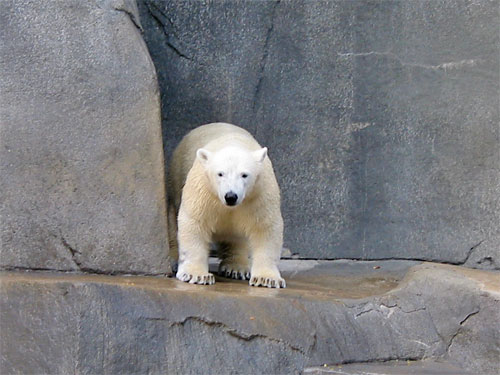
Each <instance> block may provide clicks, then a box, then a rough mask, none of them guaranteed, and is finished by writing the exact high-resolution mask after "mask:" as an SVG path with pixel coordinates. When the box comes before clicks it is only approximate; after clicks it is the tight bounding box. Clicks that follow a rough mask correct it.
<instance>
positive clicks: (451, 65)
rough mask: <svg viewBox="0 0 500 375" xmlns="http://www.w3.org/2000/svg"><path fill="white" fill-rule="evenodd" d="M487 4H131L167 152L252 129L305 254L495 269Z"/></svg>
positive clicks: (494, 26)
mask: <svg viewBox="0 0 500 375" xmlns="http://www.w3.org/2000/svg"><path fill="white" fill-rule="evenodd" d="M498 9H499V8H498V1H496V0H494V1H487V0H485V1H465V0H459V1H456V0H436V1H393V0H387V1H343V0H339V1H337V0H331V1H298V0H297V1H213V2H212V1H188V0H183V1H177V0H176V1H173V0H140V1H139V10H140V13H141V20H142V23H143V25H144V38H145V40H146V43H147V45H148V47H149V50H150V52H151V55H152V58H153V61H154V63H155V65H156V68H157V71H158V76H159V81H160V88H161V92H162V109H163V139H164V144H165V150H166V154H167V156H169V155H170V151H171V150H172V149H173V147H174V146H175V145H176V144H177V143H178V142H179V140H180V139H181V137H182V136H183V135H184V134H185V133H186V132H187V131H188V130H190V129H191V128H193V127H196V126H198V125H201V124H204V123H208V122H214V121H226V122H232V123H235V124H238V125H241V126H243V127H245V128H247V129H248V130H250V131H251V132H252V133H253V134H254V135H255V136H256V137H257V139H258V140H259V141H260V142H261V143H262V144H263V145H266V146H268V147H269V149H270V156H271V158H272V160H273V162H274V165H275V169H276V173H277V176H278V180H279V182H280V184H281V187H282V194H283V215H284V219H285V246H286V247H289V248H290V249H291V251H292V253H298V254H299V255H300V256H302V257H311V258H361V259H385V258H398V259H399V258H406V259H424V260H434V261H439V262H450V263H454V264H466V265H468V266H472V267H480V268H497V269H498V268H499V267H500V249H499V245H498V244H499V243H500V234H499V228H500V225H499V223H500V217H499V215H500V214H499V213H500V199H499V196H500V185H499V174H500V151H499V150H500V146H499V145H500V142H499V111H498V102H499V45H500V43H499V34H498V18H499V10H498Z"/></svg>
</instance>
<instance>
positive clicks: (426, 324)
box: [0, 261, 500, 374]
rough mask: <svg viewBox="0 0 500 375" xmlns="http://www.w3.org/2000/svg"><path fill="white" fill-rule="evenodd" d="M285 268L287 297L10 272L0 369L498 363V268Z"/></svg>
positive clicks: (0, 298) (249, 369)
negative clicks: (409, 361) (441, 361)
mask: <svg viewBox="0 0 500 375" xmlns="http://www.w3.org/2000/svg"><path fill="white" fill-rule="evenodd" d="M212 266H213V267H214V268H215V267H216V264H213V265H212ZM280 266H281V268H282V271H283V275H284V276H285V277H286V278H287V285H288V288H287V289H280V290H276V289H267V288H253V287H249V286H248V284H247V283H246V282H244V281H235V280H228V279H220V278H217V282H216V284H215V285H213V286H209V287H201V286H197V285H190V284H186V283H183V282H180V281H177V280H175V279H167V278H159V277H144V276H131V277H124V276H113V277H111V276H102V275H101V276H99V275H74V274H69V273H33V272H4V273H3V275H2V277H1V288H0V294H1V295H0V311H1V314H0V325H1V327H2V335H1V336H0V340H1V346H0V348H1V353H0V354H1V355H0V361H1V362H0V372H1V373H2V374H10V373H34V372H44V373H74V372H76V373H81V374H96V373H109V374H125V373H127V374H131V373H169V374H189V373H193V374H199V373H214V374H215V373H217V374H229V373H232V374H235V373H241V374H258V373H265V374H285V373H286V374H292V373H300V372H302V371H303V370H304V369H305V368H311V367H314V366H321V365H323V364H325V363H326V364H331V365H332V366H333V365H339V364H346V363H352V362H380V361H391V360H399V361H405V362H406V361H407V360H412V361H413V360H421V359H429V358H433V359H437V360H445V361H447V362H449V363H450V364H451V365H453V366H456V367H458V368H462V369H464V370H466V371H469V372H472V373H478V374H479V373H480V374H495V373H497V370H498V369H499V368H500V361H499V358H500V355H499V354H500V342H499V341H498V336H495V334H491V332H499V331H500V329H499V328H500V323H499V322H500V319H499V316H498V314H499V313H498V311H500V283H499V277H498V273H495V272H488V271H477V270H470V269H464V268H461V267H454V266H442V265H441V266H439V265H433V264H428V263H424V264H420V265H415V263H414V262H402V261H399V262H398V261H389V262H353V261H336V262H324V261H323V262H317V261H311V262H307V261H284V262H282V264H281V265H280ZM486 332H490V334H486V335H485V334H484V333H486ZM467 342H472V343H474V345H467V344H466V343H467ZM13 343H15V345H13ZM477 343H480V345H476V344H477ZM35 370H36V371H35ZM464 372H465V371H464Z"/></svg>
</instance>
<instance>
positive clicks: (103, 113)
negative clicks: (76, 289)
mask: <svg viewBox="0 0 500 375" xmlns="http://www.w3.org/2000/svg"><path fill="white" fill-rule="evenodd" d="M0 18H1V19H0V34H1V35H0V38H1V43H0V46H1V51H0V56H1V57H0V72H1V74H0V92H1V95H0V176H1V178H0V191H1V196H0V218H1V219H0V230H1V254H0V265H1V267H3V268H34V269H56V270H76V271H78V270H82V271H91V272H101V273H108V272H127V273H129V272H132V273H134V272H137V273H166V272H168V271H169V268H168V264H167V261H166V259H167V252H168V249H167V237H166V236H167V235H166V220H165V199H164V194H165V193H164V181H163V180H164V165H163V150H162V142H161V130H160V105H159V94H158V88H157V79H156V74H155V69H154V66H153V64H152V62H151V59H150V57H149V54H148V51H147V48H146V45H145V44H144V41H143V40H142V37H141V34H140V31H139V28H140V27H141V26H140V24H139V21H138V14H137V7H136V5H135V3H134V2H132V1H125V0H124V1H111V0H109V1H108V0H102V1H77V0H74V1H73V0H71V1H24V0H23V1H20V0H12V1H10V0H5V1H2V2H0ZM65 350H66V349H65ZM68 350H69V348H68Z"/></svg>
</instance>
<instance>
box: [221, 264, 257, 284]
mask: <svg viewBox="0 0 500 375" xmlns="http://www.w3.org/2000/svg"><path fill="white" fill-rule="evenodd" d="M219 275H220V276H224V277H229V278H231V279H236V280H248V279H250V269H249V268H248V267H245V266H243V265H240V264H235V263H221V264H220V266H219Z"/></svg>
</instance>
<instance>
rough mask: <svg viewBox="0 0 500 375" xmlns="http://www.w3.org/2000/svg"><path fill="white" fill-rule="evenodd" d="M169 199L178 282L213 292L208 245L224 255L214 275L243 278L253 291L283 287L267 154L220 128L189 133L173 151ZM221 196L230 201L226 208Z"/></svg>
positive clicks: (279, 223)
mask: <svg viewBox="0 0 500 375" xmlns="http://www.w3.org/2000/svg"><path fill="white" fill-rule="evenodd" d="M168 192H169V205H168V206H169V207H168V208H169V234H170V245H171V246H170V247H171V252H172V253H174V254H175V253H176V252H177V251H178V253H179V268H178V272H177V278H178V279H180V280H183V281H187V282H190V283H196V284H213V283H214V278H213V275H212V274H211V273H210V272H209V271H208V252H209V244H210V243H211V242H215V243H218V244H220V245H221V247H222V249H223V251H222V252H221V258H222V261H221V265H220V268H219V273H222V274H223V275H225V276H228V277H233V278H241V279H247V278H249V279H250V282H249V283H250V285H254V286H267V287H277V288H279V287H285V281H284V280H283V279H282V278H281V275H280V272H279V270H278V267H277V263H278V261H279V257H280V251H281V247H282V243H283V220H282V218H281V212H280V193H279V187H278V184H277V182H276V178H275V176H274V172H273V168H272V164H271V161H270V160H269V158H268V157H267V148H265V147H264V148H262V147H261V146H260V145H259V144H258V143H257V141H255V139H254V138H253V137H252V136H251V135H250V133H248V132H247V131H246V130H244V129H241V128H239V127H237V126H234V125H230V124H223V123H215V124H208V125H204V126H200V127H199V128H196V129H194V130H193V131H191V132H190V133H189V134H188V135H186V136H185V137H184V138H183V140H182V141H181V143H180V144H179V146H178V147H177V148H176V150H175V151H174V155H173V158H172V162H171V165H170V173H169V179H168ZM228 193H230V194H236V195H237V201H236V202H235V204H234V205H232V206H229V205H228V204H227V202H226V199H225V197H226V194H228ZM176 218H177V220H175V219H176ZM177 228H178V231H177V230H176V229H177ZM176 232H178V233H176ZM175 239H177V241H175Z"/></svg>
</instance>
